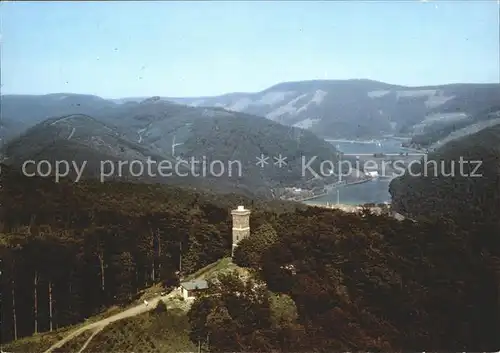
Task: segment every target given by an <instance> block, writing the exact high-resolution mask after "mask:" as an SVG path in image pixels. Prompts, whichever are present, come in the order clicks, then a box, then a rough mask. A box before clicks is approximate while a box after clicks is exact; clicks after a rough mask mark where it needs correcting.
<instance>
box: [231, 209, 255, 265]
mask: <svg viewBox="0 0 500 353" xmlns="http://www.w3.org/2000/svg"><path fill="white" fill-rule="evenodd" d="M250 213H251V212H250V210H247V209H245V207H244V206H238V208H237V209H235V210H232V211H231V215H232V216H233V246H232V251H231V256H233V255H234V249H235V248H236V247H237V246H238V243H239V242H240V241H242V240H243V239H245V238H247V237H248V236H249V235H250Z"/></svg>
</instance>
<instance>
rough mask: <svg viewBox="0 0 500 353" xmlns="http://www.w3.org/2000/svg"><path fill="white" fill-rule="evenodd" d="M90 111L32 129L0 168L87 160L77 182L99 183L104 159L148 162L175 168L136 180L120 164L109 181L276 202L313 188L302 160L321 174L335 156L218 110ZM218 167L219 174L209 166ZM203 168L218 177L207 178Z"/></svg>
mask: <svg viewBox="0 0 500 353" xmlns="http://www.w3.org/2000/svg"><path fill="white" fill-rule="evenodd" d="M64 99H66V98H64ZM93 111H94V114H92V116H90V115H87V114H69V115H64V116H60V117H53V118H49V119H46V120H44V121H42V122H40V123H38V124H36V125H35V126H32V127H31V128H29V129H28V130H27V131H25V132H24V133H23V134H21V136H19V137H17V138H13V139H11V140H10V141H9V142H8V143H7V144H6V145H5V146H4V147H3V149H2V150H1V151H0V152H1V153H2V155H3V156H4V158H5V160H4V162H5V163H6V164H9V165H12V166H14V167H17V168H19V167H21V166H22V163H24V161H26V160H34V161H41V160H48V161H50V162H51V163H52V165H54V164H55V163H56V161H58V160H59V161H61V160H62V161H75V163H77V164H78V165H82V163H84V162H86V163H87V167H86V168H85V172H86V173H85V174H84V175H83V176H84V177H86V178H89V177H90V178H95V177H100V172H101V171H102V168H101V167H102V165H101V162H102V161H110V162H109V163H108V162H106V163H108V164H106V165H105V166H106V167H108V169H109V168H111V165H115V168H118V167H117V166H116V165H117V164H118V163H119V162H120V161H128V162H131V161H139V162H140V163H141V164H142V165H143V166H145V165H147V164H148V160H149V157H151V159H152V160H154V161H156V162H160V161H166V162H167V167H168V166H170V169H173V170H169V171H167V172H168V173H169V174H170V176H168V177H165V176H162V175H158V172H157V171H156V170H153V172H152V174H155V175H153V176H152V175H149V174H147V175H144V173H142V175H140V176H138V177H137V176H134V175H132V174H133V173H132V172H129V171H130V168H131V167H130V165H125V167H124V168H125V171H124V173H123V174H121V173H120V174H119V175H117V172H116V171H117V170H118V169H115V172H114V173H113V174H112V175H111V177H118V178H126V179H127V180H137V181H142V182H154V183H158V182H159V183H170V184H177V185H185V186H191V187H205V188H210V189H212V190H217V191H221V192H240V193H244V194H246V195H259V196H264V197H275V196H276V195H275V191H276V190H277V189H280V188H283V187H285V186H297V185H298V186H301V185H303V186H306V185H309V184H310V183H311V182H312V181H310V180H309V179H311V176H309V175H303V172H302V157H303V156H304V157H306V158H313V157H315V158H317V160H315V161H314V162H313V163H312V164H311V167H312V168H313V169H314V170H320V167H319V164H320V163H321V162H323V161H325V160H327V161H331V162H332V163H335V162H336V161H337V158H338V157H337V154H338V151H337V150H336V149H335V147H334V146H333V145H331V144H330V143H328V142H326V141H324V140H321V139H319V138H318V137H317V136H315V135H314V134H313V133H311V132H309V131H306V130H302V129H298V128H293V127H287V126H284V125H281V124H279V123H276V122H273V121H271V120H269V119H266V118H262V117H257V116H252V115H249V114H244V113H237V112H231V111H226V110H224V109H221V108H197V107H189V106H184V105H180V104H176V103H172V102H167V101H164V100H159V99H156V98H154V99H147V100H144V101H142V102H140V103H134V102H129V103H125V104H114V103H112V105H107V104H104V105H101V106H100V107H98V106H95V107H93ZM261 155H263V156H265V157H266V158H267V159H268V160H267V161H266V165H269V166H268V167H267V168H264V166H258V165H257V164H256V162H257V157H259V156H261ZM280 155H283V157H285V159H286V160H285V163H284V165H283V166H282V167H281V168H279V167H276V166H275V159H274V158H278V157H279V156H280ZM203 163H204V164H203ZM221 163H222V164H221ZM216 164H217V165H218V167H217V168H219V169H222V170H219V169H217V168H214V167H213V166H214V165H216ZM221 165H222V167H220V166H221ZM233 166H235V167H234V168H235V170H234V171H232V170H231V169H230V168H231V167H233ZM178 167H180V170H177V169H175V168H178ZM33 168H34V165H32V166H31V169H30V172H33ZM153 168H158V165H155V166H153ZM205 168H209V169H210V168H214V170H215V169H217V171H216V172H214V171H212V170H209V171H208V173H207V171H206V169H205ZM220 172H221V175H218V173H220ZM147 173H149V172H147ZM72 176H73V175H72ZM316 184H317V182H316ZM316 184H315V185H316ZM316 186H317V185H316Z"/></svg>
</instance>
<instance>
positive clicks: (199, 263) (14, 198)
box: [0, 165, 304, 342]
mask: <svg viewBox="0 0 500 353" xmlns="http://www.w3.org/2000/svg"><path fill="white" fill-rule="evenodd" d="M1 186H2V188H1V199H0V203H1V229H0V232H1V233H0V234H1V236H0V256H1V259H2V260H3V261H2V266H3V269H2V276H1V284H2V327H1V329H2V338H3V341H4V342H6V341H9V340H12V339H14V338H16V337H17V338H20V337H23V336H27V335H31V334H32V333H35V332H44V331H48V330H50V329H56V328H58V327H62V326H66V325H70V324H73V323H76V322H79V321H82V320H83V319H84V318H87V317H89V316H91V315H94V314H96V313H98V312H100V311H101V310H102V309H104V308H106V307H108V306H110V305H112V304H117V303H118V304H125V303H127V302H129V301H130V300H132V299H133V298H134V297H135V296H136V294H137V293H138V291H139V290H141V289H143V288H145V287H147V286H150V285H152V284H153V283H158V282H160V281H161V282H164V283H166V284H167V285H168V284H169V283H170V282H172V281H175V280H176V279H177V276H176V275H175V272H176V271H178V270H179V258H180V254H181V253H182V272H183V273H191V272H193V271H195V270H197V269H199V268H201V267H203V266H205V265H208V264H210V263H212V262H214V261H216V260H218V259H220V258H221V257H223V256H228V255H229V254H230V249H231V219H230V214H229V211H230V210H231V209H233V208H234V207H236V206H237V205H240V204H245V205H248V206H249V207H253V208H255V209H256V210H257V214H258V213H259V211H258V210H261V211H262V212H268V211H271V210H274V211H278V212H280V210H281V211H284V210H286V209H287V208H292V209H293V208H295V207H304V206H301V205H298V204H294V203H287V202H279V201H275V202H271V203H265V202H261V201H259V200H253V201H252V200H249V199H246V198H245V197H242V196H240V195H236V194H226V195H222V194H221V195H218V194H210V193H206V192H204V193H202V192H199V191H196V190H188V189H181V188H176V187H168V186H164V185H163V186H162V185H147V184H133V183H125V182H113V183H100V182H98V181H85V182H80V183H73V182H70V181H64V180H63V181H62V182H60V183H54V182H53V180H52V179H43V178H36V177H33V178H28V177H24V176H22V175H20V173H19V172H16V171H14V170H8V167H6V166H4V165H2V175H1Z"/></svg>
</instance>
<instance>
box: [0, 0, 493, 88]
mask: <svg viewBox="0 0 500 353" xmlns="http://www.w3.org/2000/svg"><path fill="white" fill-rule="evenodd" d="M0 9H1V15H2V24H1V25H2V28H1V31H2V53H1V60H2V61H1V65H2V66H1V69H2V84H3V87H2V93H4V94H7V93H27V94H44V93H55V92H74V93H89V94H97V95H100V96H102V97H105V98H117V97H126V96H151V95H161V96H202V95H217V94H222V93H227V92H235V91H239V92H253V91H260V90H263V89H265V88H267V87H269V86H272V85H274V84H276V83H279V82H283V81H298V80H310V79H349V78H368V79H374V80H380V81H384V82H388V83H394V84H404V85H410V86H416V85H425V84H442V83H453V82H499V77H500V74H499V66H500V65H499V29H498V27H499V20H498V16H499V15H498V13H499V5H498V4H497V0H489V1H479V0H462V1H444V0H430V1H428V2H418V1H416V0H415V1H405V2H397V1H395V0H389V1H385V2H373V1H370V2H362V1H346V2H338V1H327V2H312V1H309V2H299V1H293V2H285V1H276V2H267V1H266V2H256V1H253V2H243V1H239V2H236V1H235V2H230V1H223V2H214V1H210V2H208V1H207V2H167V1H165V2H162V1H157V2H144V1H140V2H114V1H113V2H89V3H84V2H32V3H29V2H16V3H12V2H8V3H5V2H2V3H1V4H0Z"/></svg>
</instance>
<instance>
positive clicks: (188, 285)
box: [181, 279, 208, 290]
mask: <svg viewBox="0 0 500 353" xmlns="http://www.w3.org/2000/svg"><path fill="white" fill-rule="evenodd" d="M181 286H182V288H185V289H187V290H193V289H207V288H208V282H207V281H205V280H204V279H196V280H192V281H188V282H182V283H181Z"/></svg>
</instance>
